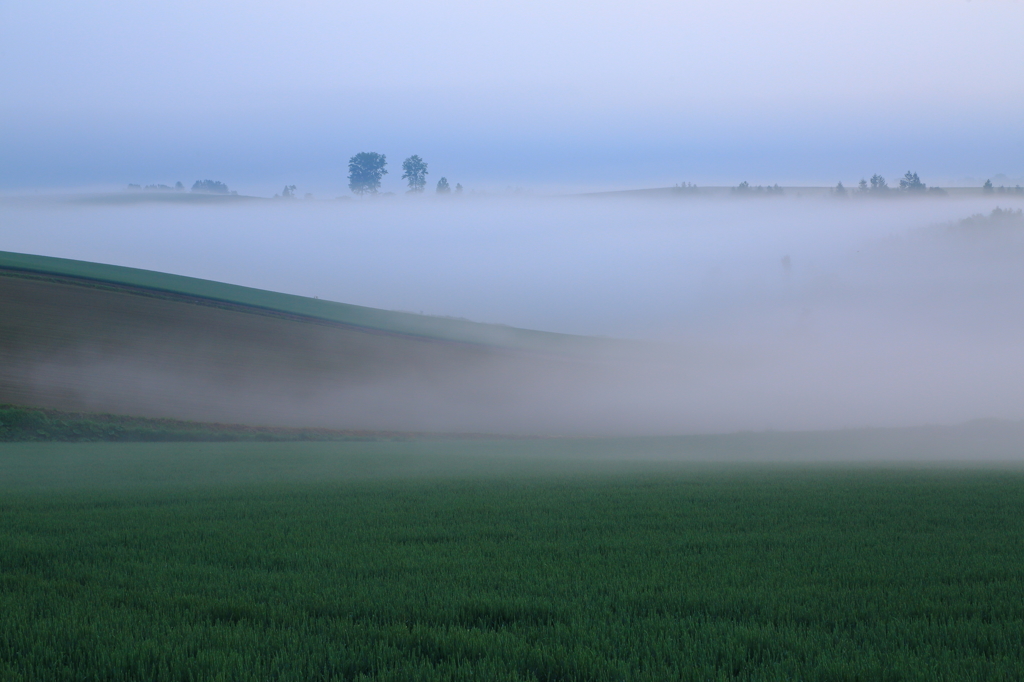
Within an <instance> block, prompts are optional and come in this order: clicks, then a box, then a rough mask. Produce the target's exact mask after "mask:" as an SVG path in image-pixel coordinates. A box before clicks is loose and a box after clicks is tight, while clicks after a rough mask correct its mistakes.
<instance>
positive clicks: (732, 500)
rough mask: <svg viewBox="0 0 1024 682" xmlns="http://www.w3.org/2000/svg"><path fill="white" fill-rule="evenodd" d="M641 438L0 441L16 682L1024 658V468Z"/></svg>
mask: <svg viewBox="0 0 1024 682" xmlns="http://www.w3.org/2000/svg"><path fill="white" fill-rule="evenodd" d="M637 443H639V441H637ZM637 443H634V444H633V446H631V445H630V443H629V441H627V440H620V441H614V442H613V441H557V440H521V441H461V442H458V443H455V442H453V443H445V442H441V441H432V442H422V443H421V442H404V443H390V442H386V441H380V442H369V443H293V444H281V443H227V444H224V443H217V444H168V443H162V444H149V443H146V444H136V443H88V444H76V443H17V444H12V443H8V444H3V445H0V679H3V680H33V681H35V680H153V681H156V680H328V679H382V680H435V679H437V680H446V679H465V680H471V679H472V680H483V679H486V680H622V679H638V680H665V679H694V680H711V679H763V680H782V679H812V680H813V679H822V680H857V679H859V680H941V679H947V680H954V679H956V680H962V679H1005V680H1012V679H1021V678H1022V677H1024V472H1022V471H1021V470H1020V469H1019V468H1011V467H1002V468H995V467H990V468H980V467H975V468H963V467H959V468H957V467H953V466H948V467H944V468H943V467H934V466H932V467H925V466H917V467H916V468H907V467H904V468H895V467H888V468H882V467H874V468H871V467H865V466H859V467H854V466H840V465H832V466H817V467H798V466H795V465H766V464H761V465H752V464H746V465H740V464H734V465H709V464H697V463H692V462H691V463H685V462H670V461H661V462H656V461H652V460H651V459H646V460H644V459H634V460H626V459H621V458H620V459H615V458H613V457H610V456H604V455H608V454H609V452H610V451H611V450H615V449H617V450H618V451H619V454H620V455H624V454H629V453H631V452H633V453H635V452H636V451H637V448H638V447H639V446H638V445H637ZM587 450H594V451H595V452H603V453H604V455H602V457H599V458H597V459H587V457H586V456H585V455H586V452H587ZM560 453H561V454H560Z"/></svg>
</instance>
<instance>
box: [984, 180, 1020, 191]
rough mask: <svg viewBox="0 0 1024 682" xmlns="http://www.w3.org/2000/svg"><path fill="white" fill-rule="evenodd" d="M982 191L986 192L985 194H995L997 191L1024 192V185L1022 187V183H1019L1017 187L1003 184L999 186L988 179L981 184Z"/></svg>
mask: <svg viewBox="0 0 1024 682" xmlns="http://www.w3.org/2000/svg"><path fill="white" fill-rule="evenodd" d="M981 191H982V192H984V193H985V194H995V193H996V192H998V193H999V194H1006V193H1012V194H1024V187H1021V186H1020V185H1017V186H1016V187H1004V186H1003V185H999V187H993V186H992V181H991V180H986V181H985V184H984V185H982V186H981Z"/></svg>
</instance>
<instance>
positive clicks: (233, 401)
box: [0, 253, 596, 431]
mask: <svg viewBox="0 0 1024 682" xmlns="http://www.w3.org/2000/svg"><path fill="white" fill-rule="evenodd" d="M595 347H596V346H595V342H594V341H592V340H587V339H581V338H577V337H568V336H562V335H556V334H544V333H541V332H529V331H525V330H515V329H511V328H505V327H499V326H492V325H480V324H474V323H471V322H466V321H461V320H448V319H445V318H431V317H425V316H418V315H410V314H404V313H391V312H388V311H379V310H374V309H369V308H360V307H358V306H345V305H343V304H336V303H329V302H326V301H319V300H315V299H304V298H301V297H297V296H287V295H284V294H275V293H273V292H261V291H259V290H254V289H247V288H244V287H233V286H231V285H224V284H219V283H215V282H206V281H203V280H195V279H191V278H184V277H175V276H172V275H164V274H161V273H151V272H147V271H141V270H132V269H129V268H115V267H112V266H102V265H98V264H91V263H80V262H77V261H66V260H62V259H48V258H40V257H34V256H23V255H20V254H2V253H0V402H6V403H16V404H21V405H34V406H41V407H49V408H56V409H64V410H88V411H105V412H117V413H122V414H133V415H140V416H150V417H172V418H178V419H194V420H202V421H218V422H234V423H256V424H270V425H287V426H321V427H332V428H372V429H402V430H422V429H437V430H453V429H462V430H473V431H478V430H488V431H494V430H499V431H505V430H522V429H524V428H527V429H528V428H532V427H533V426H535V425H536V423H537V421H536V418H537V417H543V416H544V415H547V414H549V413H550V409H551V402H550V399H548V400H545V399H544V398H542V396H551V395H553V392H552V391H551V390H547V389H551V388H556V387H561V388H565V387H566V386H570V385H571V386H576V385H577V384H578V383H579V381H581V380H583V376H584V374H586V372H585V371H584V370H585V368H586V367H589V366H590V365H591V363H589V362H587V361H584V360H583V359H582V358H583V357H585V356H587V355H588V353H589V352H590V351H592V350H593V349H594V348H595ZM555 392H556V393H557V391H555ZM541 421H543V419H542V420H541Z"/></svg>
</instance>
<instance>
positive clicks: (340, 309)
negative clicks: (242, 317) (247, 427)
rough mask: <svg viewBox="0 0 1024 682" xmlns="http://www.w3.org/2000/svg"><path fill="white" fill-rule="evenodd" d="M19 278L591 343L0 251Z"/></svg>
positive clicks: (493, 339) (517, 340)
mask: <svg viewBox="0 0 1024 682" xmlns="http://www.w3.org/2000/svg"><path fill="white" fill-rule="evenodd" d="M5 271H6V272H5ZM18 273H25V274H28V273H31V274H33V275H44V276H53V277H58V278H71V279H74V280H78V283H94V284H96V285H112V286H115V287H119V288H131V289H140V290H145V291H152V292H163V293H168V294H174V295H177V296H182V297H196V298H202V299H206V300H209V301H219V302H223V303H229V304H234V305H241V306H249V307H253V308H260V309H263V310H267V311H273V312H278V313H286V314H289V315H298V316H301V317H306V318H314V319H318V320H324V321H327V322H334V323H340V324H345V325H352V326H354V327H362V328H365V329H372V330H378V331H385V332H392V333H398V334H408V335H411V336H419V337H426V338H430V339H439V340H445V341H459V342H463V343H479V344H485V345H495V346H501V347H507V348H515V349H521V350H545V351H551V350H556V349H558V348H564V347H567V346H568V345H573V344H579V343H581V342H583V343H585V342H586V341H587V339H586V338H585V337H579V336H572V335H567V334H552V333H547V332H538V331H530V330H525V329H516V328H514V327H505V326H502V325H489V324H481V323H477V322H470V321H468V320H460V319H453V318H444V317H432V316H428V315H416V314H413V313H402V312H395V311H390V310H380V309H377V308H368V307H365V306H359V305H351V304H348V303H335V302H333V301H324V300H320V299H316V298H307V297H304V296H295V295H292V294H282V293H277V292H274V291H265V290H262V289H254V288H251V287H243V286H237V285H234V284H225V283H223V282H213V281H210V280H205V279H198V278H195V277H183V276H181V275H172V274H168V273H163V272H154V271H152V270H141V269H138V268H128V267H123V266H119V265H106V264H103V263H90V262H87V261H79V260H70V259H67V258H52V257H49V256H36V255H30V254H23V253H11V252H7V251H0V275H4V274H7V275H12V274H18Z"/></svg>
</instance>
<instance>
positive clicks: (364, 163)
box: [348, 152, 388, 195]
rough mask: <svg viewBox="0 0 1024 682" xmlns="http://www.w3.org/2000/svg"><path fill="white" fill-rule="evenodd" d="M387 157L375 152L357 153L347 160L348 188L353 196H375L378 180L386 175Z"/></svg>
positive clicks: (378, 186) (378, 185) (378, 184)
mask: <svg viewBox="0 0 1024 682" xmlns="http://www.w3.org/2000/svg"><path fill="white" fill-rule="evenodd" d="M387 165H388V160H387V157H386V156H385V155H384V154H378V153H376V152H359V153H358V154H356V155H355V156H353V157H352V158H351V159H349V160H348V188H349V189H350V190H352V192H353V193H355V194H360V195H362V194H376V193H377V190H379V189H380V180H381V178H383V177H384V176H385V175H387V174H388V171H387V168H385V166H387Z"/></svg>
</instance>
